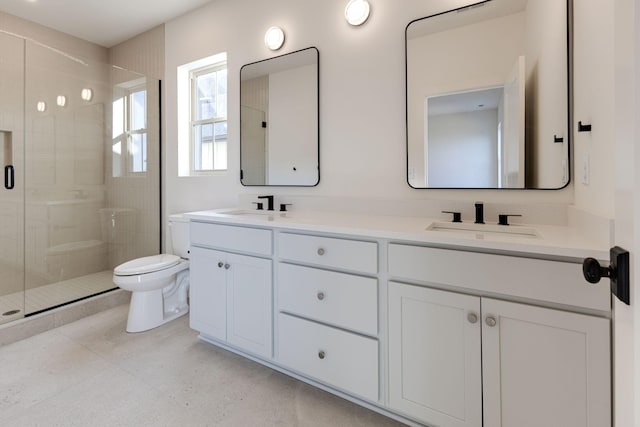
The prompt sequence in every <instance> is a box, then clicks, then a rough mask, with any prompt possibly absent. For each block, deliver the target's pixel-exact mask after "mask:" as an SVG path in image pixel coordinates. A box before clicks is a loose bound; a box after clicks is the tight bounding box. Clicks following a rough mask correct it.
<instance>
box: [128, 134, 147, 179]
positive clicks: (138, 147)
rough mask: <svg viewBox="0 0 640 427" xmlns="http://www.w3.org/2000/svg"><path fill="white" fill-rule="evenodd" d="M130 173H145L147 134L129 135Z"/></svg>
mask: <svg viewBox="0 0 640 427" xmlns="http://www.w3.org/2000/svg"><path fill="white" fill-rule="evenodd" d="M129 149H130V158H131V172H146V171H147V134H146V133H137V134H133V135H131V146H130V148H129Z"/></svg>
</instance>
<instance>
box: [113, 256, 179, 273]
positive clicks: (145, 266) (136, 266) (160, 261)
mask: <svg viewBox="0 0 640 427" xmlns="http://www.w3.org/2000/svg"><path fill="white" fill-rule="evenodd" d="M180 260H181V258H180V257H179V256H177V255H171V254H161V255H153V256H147V257H143V258H138V259H134V260H132V261H128V262H125V263H124V264H121V265H119V266H117V267H116V268H115V270H114V271H113V274H114V275H116V276H136V275H138V274H147V273H153V272H155V271H161V270H166V269H167V268H171V267H173V266H174V265H177V264H179V263H180Z"/></svg>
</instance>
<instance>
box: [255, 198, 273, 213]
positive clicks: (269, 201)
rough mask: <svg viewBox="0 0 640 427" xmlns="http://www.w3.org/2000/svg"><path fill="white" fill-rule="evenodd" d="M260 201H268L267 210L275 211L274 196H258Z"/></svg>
mask: <svg viewBox="0 0 640 427" xmlns="http://www.w3.org/2000/svg"><path fill="white" fill-rule="evenodd" d="M258 199H267V210H268V211H272V210H273V196H258Z"/></svg>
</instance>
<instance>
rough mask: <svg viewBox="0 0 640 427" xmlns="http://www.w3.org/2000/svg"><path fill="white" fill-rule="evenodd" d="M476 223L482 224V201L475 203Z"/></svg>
mask: <svg viewBox="0 0 640 427" xmlns="http://www.w3.org/2000/svg"><path fill="white" fill-rule="evenodd" d="M476 224H484V205H483V204H482V202H478V203H476Z"/></svg>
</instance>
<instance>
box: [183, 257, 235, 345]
mask: <svg viewBox="0 0 640 427" xmlns="http://www.w3.org/2000/svg"><path fill="white" fill-rule="evenodd" d="M227 256H228V254H226V253H225V252H220V251H214V250H211V249H202V248H196V247H192V248H191V258H190V259H191V262H190V266H189V269H190V281H191V283H190V296H189V304H190V305H191V307H190V311H189V326H190V327H191V329H195V330H197V331H200V332H201V333H202V334H204V335H207V336H210V337H212V338H217V339H219V340H226V339H227V276H226V271H227V270H226V269H225V267H226V266H227V265H229V266H230V264H229V263H228V261H227Z"/></svg>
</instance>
